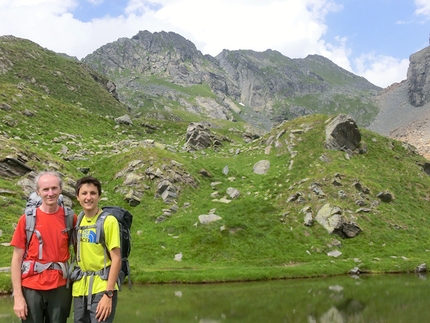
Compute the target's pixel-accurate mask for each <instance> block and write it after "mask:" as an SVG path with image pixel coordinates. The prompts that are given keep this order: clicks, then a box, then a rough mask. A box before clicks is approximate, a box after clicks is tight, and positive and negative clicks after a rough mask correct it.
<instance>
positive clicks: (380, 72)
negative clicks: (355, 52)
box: [354, 54, 409, 87]
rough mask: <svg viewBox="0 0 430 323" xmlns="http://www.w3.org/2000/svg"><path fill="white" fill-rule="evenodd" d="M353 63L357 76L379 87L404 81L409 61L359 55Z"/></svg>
mask: <svg viewBox="0 0 430 323" xmlns="http://www.w3.org/2000/svg"><path fill="white" fill-rule="evenodd" d="M354 63H355V69H356V72H355V73H356V74H357V75H360V76H363V77H364V78H366V79H367V80H368V81H369V82H371V83H373V84H375V85H378V86H380V87H387V86H389V85H391V84H393V83H396V82H400V81H402V80H405V79H406V73H407V71H408V67H409V59H397V58H394V57H390V56H383V55H379V56H375V55H373V54H366V55H361V56H360V57H359V58H357V59H356V60H355V61H354Z"/></svg>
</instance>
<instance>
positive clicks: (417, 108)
mask: <svg viewBox="0 0 430 323" xmlns="http://www.w3.org/2000/svg"><path fill="white" fill-rule="evenodd" d="M429 93H430V48H429V47H427V48H424V49H422V50H420V51H419V52H417V53H414V54H412V55H411V57H410V65H409V68H408V74H407V79H406V80H404V81H402V82H401V83H396V84H393V85H391V86H390V87H388V88H386V89H385V90H384V91H382V92H381V93H380V95H379V96H377V97H376V100H375V104H376V105H377V106H378V108H379V113H378V115H377V116H376V118H375V120H374V122H373V123H372V124H370V125H369V127H368V128H369V129H370V130H373V131H376V132H378V133H380V134H382V135H385V136H390V137H392V138H395V139H398V140H402V141H405V142H407V143H409V144H411V145H413V146H415V147H416V148H417V149H418V151H419V152H420V154H422V155H423V156H425V157H426V158H430V95H429Z"/></svg>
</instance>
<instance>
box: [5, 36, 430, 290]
mask: <svg viewBox="0 0 430 323" xmlns="http://www.w3.org/2000/svg"><path fill="white" fill-rule="evenodd" d="M2 41H3V42H4V41H5V40H4V39H2ZM0 48H1V51H2V52H1V55H0V56H1V60H0V61H1V66H2V68H1V74H0V94H1V95H0V121H1V122H0V142H1V145H0V171H1V172H2V173H1V174H2V176H1V177H0V208H1V209H2V210H3V213H2V217H1V222H0V229H1V230H2V231H1V232H2V236H1V242H2V244H3V246H2V247H1V248H0V267H7V266H8V265H9V262H10V256H11V252H12V250H11V248H9V247H6V246H4V245H5V244H6V245H7V243H8V242H9V241H10V238H11V235H12V233H13V228H14V223H16V221H17V220H18V217H19V215H20V214H21V212H22V210H23V207H24V205H25V197H26V196H27V194H28V192H29V191H30V190H31V189H32V187H31V186H32V185H31V178H32V176H34V172H31V170H32V171H41V170H45V169H55V170H58V171H59V172H60V173H61V174H62V175H63V177H64V180H65V188H64V193H65V195H66V197H68V198H70V199H71V200H70V203H72V204H73V207H74V208H75V209H76V210H77V211H79V207H78V206H77V204H76V202H75V201H74V200H73V185H74V183H75V181H76V180H77V179H78V178H79V177H81V176H83V175H84V174H91V175H93V176H96V177H98V178H100V179H101V181H102V183H103V188H104V190H103V204H104V205H120V206H122V207H125V208H127V209H129V210H130V211H131V212H132V213H133V215H134V222H133V228H132V235H133V250H132V254H131V258H130V261H131V266H132V274H133V278H134V280H135V281H136V282H141V283H146V282H203V281H228V280H250V279H272V278H285V277H310V276H318V275H332V274H344V273H348V272H349V271H350V270H351V269H353V268H354V267H358V268H359V269H360V271H361V272H398V271H413V270H415V268H416V267H417V266H418V265H420V264H422V263H425V262H426V261H427V248H426V245H427V241H426V239H427V237H428V235H429V233H430V232H429V230H430V229H429V228H430V226H429V223H428V222H429V219H428V216H427V215H428V213H429V211H430V206H429V203H428V201H429V198H430V195H429V192H430V181H429V177H428V175H427V173H426V172H427V171H428V164H427V163H426V159H424V158H423V157H422V156H420V155H418V154H417V153H416V152H415V150H414V149H413V148H412V147H410V146H408V145H405V144H403V143H401V142H399V141H396V140H394V139H390V138H387V137H384V136H381V135H379V134H377V133H375V132H372V131H369V130H366V129H365V128H362V127H359V131H360V133H361V141H360V147H359V149H357V150H354V151H348V150H346V151H339V150H329V149H326V148H325V138H326V129H327V126H328V124H329V122H330V121H331V120H332V119H333V117H329V116H326V115H321V114H314V115H308V116H305V117H299V118H295V119H293V120H291V121H287V122H283V123H281V124H279V125H277V126H276V127H274V128H272V129H271V130H270V131H269V132H267V133H264V134H262V135H260V136H257V135H252V134H250V133H249V132H247V131H246V129H245V127H244V126H243V124H241V123H239V122H232V121H228V120H222V121H219V120H218V121H216V122H215V121H214V122H212V120H206V122H203V123H198V124H196V123H194V124H190V122H188V121H187V122H183V121H169V120H160V119H156V118H154V119H149V118H147V117H142V116H140V115H138V114H136V115H135V114H131V115H132V118H131V122H125V123H124V122H122V121H121V120H122V119H117V117H121V116H123V114H124V113H126V112H127V109H126V108H125V107H124V106H123V105H122V104H121V103H119V102H118V101H117V100H116V99H115V95H113V93H112V91H111V92H110V93H109V91H108V89H106V87H103V86H102V85H100V83H99V82H98V80H99V78H94V77H93V72H89V71H88V69H87V68H85V67H84V66H83V65H82V63H80V62H76V61H74V60H71V59H68V58H65V57H63V56H61V55H56V54H55V53H53V52H51V51H49V50H46V49H43V48H40V47H39V46H37V45H36V44H34V43H32V42H29V41H25V40H19V39H16V38H11V39H7V41H6V43H2V46H1V47H0ZM102 83H103V82H102ZM197 125H198V126H197ZM200 126H201V128H200ZM193 129H194V130H199V129H200V130H201V131H200V133H199V134H200V135H201V136H204V135H206V137H205V138H206V139H208V140H209V145H208V146H207V147H206V148H203V149H202V148H201V147H199V148H195V147H194V148H193V146H190V145H189V143H190V141H189V135H190V130H193ZM187 143H188V144H187ZM262 161H266V162H263V164H265V165H266V166H269V167H268V169H267V172H266V173H261V172H256V171H254V167H255V165H256V164H257V163H258V162H262ZM166 187H168V190H164V189H165V188H166ZM385 195H390V196H393V198H394V199H393V200H391V201H390V200H385V199H384V196H385ZM381 196H382V198H381ZM330 206H332V207H333V208H334V209H336V210H337V212H340V213H336V214H338V215H339V214H340V215H341V218H342V219H343V221H344V224H346V225H349V224H352V223H354V225H356V226H357V227H359V228H360V231H361V232H360V233H359V234H357V235H356V236H355V237H353V238H345V237H344V236H339V235H337V234H333V233H331V234H330V233H329V232H328V230H327V229H326V228H324V227H323V226H322V225H321V224H320V223H319V222H318V221H317V220H316V218H317V214H319V212H320V211H321V210H324V209H327V208H329V209H330ZM340 215H339V216H340ZM209 219H212V220H213V219H215V220H216V221H214V222H211V223H207V224H205V222H206V221H209ZM310 219H312V221H310V222H309V220H310ZM305 223H306V224H305ZM339 253H340V254H339ZM180 256H182V258H181V261H178V260H175V259H179V258H180ZM0 282H1V285H2V289H8V288H10V285H8V283H9V278H8V274H7V273H5V274H2V275H0Z"/></svg>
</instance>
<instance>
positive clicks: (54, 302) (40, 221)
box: [11, 172, 76, 323]
mask: <svg viewBox="0 0 430 323" xmlns="http://www.w3.org/2000/svg"><path fill="white" fill-rule="evenodd" d="M35 184H36V193H37V195H39V196H40V198H41V200H42V202H41V203H42V204H41V205H40V206H39V207H38V208H37V209H36V220H35V228H34V233H33V234H32V235H31V239H30V241H29V244H28V248H27V241H26V240H27V235H26V222H27V220H26V215H25V214H24V215H22V216H21V217H20V219H19V221H18V225H17V227H16V229H15V233H14V235H13V237H12V241H11V245H12V246H13V247H14V250H13V254H12V262H11V277H12V288H13V296H14V306H13V309H14V312H15V314H16V315H17V316H18V318H20V319H21V320H22V322H26V323H44V322H49V323H66V321H67V318H68V317H69V314H70V307H71V302H72V294H71V289H70V288H68V286H66V285H67V272H68V260H69V257H70V253H69V232H68V230H65V229H66V226H67V225H66V217H65V212H66V211H65V209H64V207H62V206H60V205H59V204H58V203H57V201H58V199H59V197H60V194H61V192H62V180H61V177H60V176H59V174H58V173H55V172H42V173H40V174H39V175H38V176H37V177H36V178H35ZM71 216H73V218H74V223H76V215H75V214H73V212H72V214H71ZM72 228H73V226H72Z"/></svg>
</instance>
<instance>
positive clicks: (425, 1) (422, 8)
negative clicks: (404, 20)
mask: <svg viewBox="0 0 430 323" xmlns="http://www.w3.org/2000/svg"><path fill="white" fill-rule="evenodd" d="M415 5H416V6H417V9H416V10H415V14H416V15H422V16H426V17H427V18H430V1H429V0H415Z"/></svg>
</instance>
